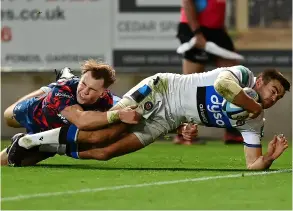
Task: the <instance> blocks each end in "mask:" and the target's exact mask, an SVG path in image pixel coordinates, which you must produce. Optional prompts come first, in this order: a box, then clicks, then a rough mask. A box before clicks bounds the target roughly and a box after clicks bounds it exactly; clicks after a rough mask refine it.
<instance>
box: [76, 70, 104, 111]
mask: <svg viewBox="0 0 293 211" xmlns="http://www.w3.org/2000/svg"><path fill="white" fill-rule="evenodd" d="M104 92H105V88H104V79H98V80H96V79H94V78H93V77H92V76H91V72H86V73H85V74H83V76H82V77H81V79H80V82H79V84H78V87H77V102H78V103H79V104H86V105H91V104H94V103H95V102H96V101H97V99H98V98H99V97H100V96H102V94H103V93H104Z"/></svg>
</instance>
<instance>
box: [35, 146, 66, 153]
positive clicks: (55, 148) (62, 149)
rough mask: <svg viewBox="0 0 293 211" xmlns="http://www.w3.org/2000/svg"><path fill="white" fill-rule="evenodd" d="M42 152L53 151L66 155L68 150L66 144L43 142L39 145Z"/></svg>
mask: <svg viewBox="0 0 293 211" xmlns="http://www.w3.org/2000/svg"><path fill="white" fill-rule="evenodd" d="M39 151H40V152H52V153H57V154H58V155H64V154H65V152H66V145H65V144H43V145H41V146H40V147H39Z"/></svg>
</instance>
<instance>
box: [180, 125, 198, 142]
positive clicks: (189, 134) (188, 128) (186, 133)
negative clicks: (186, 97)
mask: <svg viewBox="0 0 293 211" xmlns="http://www.w3.org/2000/svg"><path fill="white" fill-rule="evenodd" d="M181 131H182V132H181V134H182V136H183V138H184V139H185V140H187V141H192V140H193V139H194V138H196V137H197V134H198V130H197V124H191V123H184V125H183V126H182V130H181Z"/></svg>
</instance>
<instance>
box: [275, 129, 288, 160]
mask: <svg viewBox="0 0 293 211" xmlns="http://www.w3.org/2000/svg"><path fill="white" fill-rule="evenodd" d="M271 142H273V143H274V148H275V151H274V153H273V154H272V157H273V159H274V160H275V159H277V158H278V157H280V155H281V154H282V153H283V152H284V151H285V150H286V149H287V148H288V141H287V139H286V137H285V136H284V135H283V134H279V135H277V136H274V139H273V140H272V141H271Z"/></svg>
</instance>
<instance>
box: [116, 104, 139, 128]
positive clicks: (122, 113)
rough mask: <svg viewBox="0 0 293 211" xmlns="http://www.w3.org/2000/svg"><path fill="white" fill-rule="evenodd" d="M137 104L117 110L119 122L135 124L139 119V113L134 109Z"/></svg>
mask: <svg viewBox="0 0 293 211" xmlns="http://www.w3.org/2000/svg"><path fill="white" fill-rule="evenodd" d="M136 107H137V106H127V107H126V108H123V109H121V110H119V111H118V114H119V118H120V120H121V122H124V123H127V124H137V123H138V122H139V120H140V119H141V115H140V114H139V113H138V112H137V111H136V110H134V109H135V108H136Z"/></svg>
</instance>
